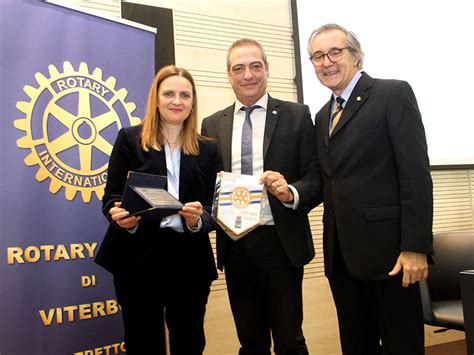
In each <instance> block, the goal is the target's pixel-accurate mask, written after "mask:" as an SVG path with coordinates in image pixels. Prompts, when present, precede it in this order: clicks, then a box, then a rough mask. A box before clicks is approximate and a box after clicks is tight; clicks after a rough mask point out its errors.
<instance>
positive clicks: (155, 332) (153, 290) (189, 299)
mask: <svg viewBox="0 0 474 355" xmlns="http://www.w3.org/2000/svg"><path fill="white" fill-rule="evenodd" d="M114 284H115V291H116V294H117V299H118V301H119V303H120V305H121V307H122V317H123V323H124V330H125V336H124V337H125V347H126V350H127V354H128V355H143V354H155V355H162V354H163V355H165V354H166V340H165V321H166V325H167V327H168V332H169V346H170V352H171V354H172V355H201V354H202V352H203V350H204V346H205V344H206V340H205V336H204V314H205V311H206V304H207V298H208V296H209V292H210V285H209V284H208V283H204V284H203V283H201V284H199V283H196V282H193V281H192V280H186V279H182V278H181V279H178V280H167V281H166V282H163V281H162V280H159V279H158V277H156V275H155V277H154V276H153V275H143V274H139V273H137V274H134V275H132V274H127V275H115V277H114Z"/></svg>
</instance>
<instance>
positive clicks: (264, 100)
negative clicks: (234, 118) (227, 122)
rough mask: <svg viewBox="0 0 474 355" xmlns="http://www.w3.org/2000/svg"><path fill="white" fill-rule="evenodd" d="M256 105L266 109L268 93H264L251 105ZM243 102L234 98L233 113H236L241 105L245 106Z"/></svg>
mask: <svg viewBox="0 0 474 355" xmlns="http://www.w3.org/2000/svg"><path fill="white" fill-rule="evenodd" d="M254 105H258V106H260V107H261V108H263V109H264V110H266V109H267V105H268V93H265V95H263V96H262V97H261V98H260V99H259V100H258V101H257V102H255V103H254V104H253V105H252V106H254ZM245 106H246V105H244V104H243V103H241V102H240V101H239V100H235V105H234V115H235V114H237V113H238V112H239V111H240V109H241V108H242V107H245Z"/></svg>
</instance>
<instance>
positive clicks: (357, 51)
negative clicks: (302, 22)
mask: <svg viewBox="0 0 474 355" xmlns="http://www.w3.org/2000/svg"><path fill="white" fill-rule="evenodd" d="M329 30H339V31H341V32H343V33H344V34H345V35H346V46H347V48H348V49H349V51H350V52H351V53H352V55H354V56H355V57H356V58H358V59H359V64H358V68H359V69H362V67H363V63H364V55H365V54H364V52H363V51H362V47H361V45H360V42H359V40H358V39H357V37H356V35H355V34H354V32H351V31H348V30H346V29H345V28H344V27H342V26H340V25H337V24H335V23H328V24H325V25H322V26H321V27H318V28H316V29H315V30H314V31H313V32H312V33H311V35H310V36H309V40H308V54H309V56H310V57H311V56H312V55H313V53H311V43H312V42H313V41H314V39H315V38H316V36H317V35H319V34H321V33H323V32H325V31H329Z"/></svg>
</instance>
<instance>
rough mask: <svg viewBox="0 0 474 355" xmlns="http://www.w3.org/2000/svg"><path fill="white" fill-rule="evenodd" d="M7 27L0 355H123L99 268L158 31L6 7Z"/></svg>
mask: <svg viewBox="0 0 474 355" xmlns="http://www.w3.org/2000/svg"><path fill="white" fill-rule="evenodd" d="M0 29H1V31H0V33H1V41H0V46H1V47H0V90H1V91H0V100H1V101H0V145H1V148H0V157H1V159H0V161H1V163H2V168H1V170H0V171H1V172H0V201H1V203H2V213H1V217H0V231H1V232H0V233H1V234H0V315H1V317H0V354H1V355H13V354H84V355H85V354H123V353H125V347H124V344H123V339H122V328H121V327H122V325H121V324H122V322H121V319H120V318H121V312H120V305H119V304H118V303H117V300H116V299H115V294H114V291H113V284H112V277H111V275H110V274H108V273H107V272H105V271H103V270H102V269H101V268H100V267H98V266H97V265H96V264H95V263H94V262H93V259H94V257H95V253H96V251H97V250H98V245H99V244H100V242H101V239H102V236H103V235H104V232H105V230H106V228H107V222H106V220H105V217H104V216H103V215H102V213H101V202H100V199H101V198H102V195H103V190H104V186H105V183H106V181H107V166H108V159H109V155H110V153H111V151H112V146H113V143H114V141H115V137H116V135H117V132H118V130H119V129H120V128H122V127H124V126H130V125H136V124H139V123H140V117H142V115H143V110H144V108H145V101H146V97H147V94H148V92H147V91H148V88H149V85H150V84H151V82H152V80H153V76H154V41H155V38H154V32H152V31H148V30H145V29H142V28H137V27H134V26H131V25H129V24H126V23H123V22H119V21H113V20H110V19H104V18H101V17H98V16H93V15H91V14H87V13H83V12H80V11H74V10H71V9H68V8H65V7H62V6H57V5H54V4H49V3H44V2H42V1H39V0H36V1H35V0H2V1H0Z"/></svg>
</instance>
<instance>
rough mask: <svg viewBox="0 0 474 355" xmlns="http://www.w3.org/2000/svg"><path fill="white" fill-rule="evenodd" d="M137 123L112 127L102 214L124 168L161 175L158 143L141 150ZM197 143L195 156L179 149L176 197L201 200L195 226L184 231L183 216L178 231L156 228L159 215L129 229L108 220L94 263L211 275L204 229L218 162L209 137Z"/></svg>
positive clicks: (115, 195)
mask: <svg viewBox="0 0 474 355" xmlns="http://www.w3.org/2000/svg"><path fill="white" fill-rule="evenodd" d="M141 128H142V126H141V125H140V126H134V127H128V128H123V129H121V130H120V131H119V133H118V137H117V140H116V142H115V145H114V148H113V151H112V154H111V157H110V163H109V170H108V179H107V185H106V188H105V194H104V197H103V199H102V201H103V208H102V210H103V213H104V214H105V215H106V216H108V213H109V210H110V208H111V207H113V205H114V202H115V201H120V200H121V197H122V193H123V189H124V186H125V182H126V178H127V173H128V171H138V172H142V173H149V174H157V175H164V176H166V175H167V171H166V156H165V151H164V149H163V150H161V151H159V152H158V151H156V150H152V149H150V151H148V152H145V151H144V150H143V149H142V148H141V145H140V139H139V137H140V132H141ZM199 148H200V153H199V155H198V156H192V155H186V154H184V153H181V165H180V182H179V200H180V201H181V202H183V203H186V202H192V201H200V202H201V203H202V205H203V206H204V208H205V210H206V211H205V212H204V214H203V215H202V222H203V228H202V229H201V231H200V232H197V233H191V232H189V231H188V229H187V227H186V222H185V220H184V219H182V222H183V227H184V233H177V232H174V231H171V230H170V229H168V228H165V229H159V226H160V222H159V221H155V222H150V221H145V220H141V221H140V222H139V225H138V229H137V230H136V233H135V234H130V233H129V232H128V231H126V230H124V229H122V228H120V227H119V226H117V225H116V224H115V223H113V222H112V223H111V224H110V227H109V229H108V230H107V233H106V235H105V237H104V240H103V242H102V244H101V247H100V249H99V251H98V254H97V256H96V259H95V261H96V262H97V263H98V264H99V265H101V266H103V267H104V268H105V269H107V270H108V271H110V272H112V273H114V274H115V273H120V272H135V271H138V270H139V269H140V268H144V267H148V266H150V265H162V266H164V267H169V268H172V267H173V266H172V265H171V264H173V265H174V268H181V267H183V271H185V272H186V275H188V274H189V273H192V274H193V275H195V276H196V277H198V278H203V279H208V280H209V281H211V280H214V279H215V278H217V272H216V267H215V262H214V255H213V253H212V249H211V244H210V241H209V237H208V232H209V230H210V229H211V228H213V226H214V223H213V221H212V218H211V217H210V208H211V203H212V196H213V191H214V184H215V179H216V173H217V172H218V171H219V170H220V165H219V164H220V162H219V158H218V157H219V156H218V153H217V146H216V143H215V142H210V141H200V142H199ZM168 262H169V263H168ZM186 265H187V266H188V267H189V266H190V267H191V268H190V269H189V268H188V267H186ZM163 271H164V272H166V270H163Z"/></svg>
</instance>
